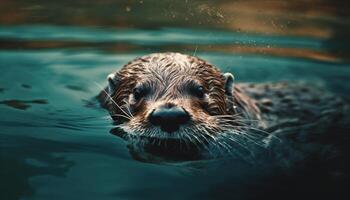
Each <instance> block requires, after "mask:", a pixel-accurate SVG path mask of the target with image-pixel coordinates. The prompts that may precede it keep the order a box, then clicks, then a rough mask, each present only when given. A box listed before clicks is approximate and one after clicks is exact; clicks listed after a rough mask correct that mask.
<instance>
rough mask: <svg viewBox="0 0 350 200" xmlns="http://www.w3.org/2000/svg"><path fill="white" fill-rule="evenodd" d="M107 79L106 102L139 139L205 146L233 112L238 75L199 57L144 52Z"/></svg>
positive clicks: (123, 126)
mask: <svg viewBox="0 0 350 200" xmlns="http://www.w3.org/2000/svg"><path fill="white" fill-rule="evenodd" d="M108 84H109V86H108V88H107V90H106V91H105V92H106V93H108V95H107V96H106V101H105V102H106V104H105V106H106V107H107V109H108V110H109V112H110V114H111V116H112V118H113V119H114V121H115V122H116V123H117V127H118V128H119V129H122V130H123V132H124V133H126V135H127V136H129V137H127V138H129V139H130V140H132V141H134V142H135V141H144V140H147V141H148V142H150V141H152V142H153V143H155V144H156V146H157V145H159V146H162V145H163V144H164V145H167V143H168V144H170V143H171V142H172V141H175V140H178V141H183V143H184V145H183V146H186V145H187V144H193V145H194V146H196V148H197V147H198V146H205V144H207V143H210V142H208V141H210V140H211V139H213V138H215V137H217V136H218V135H219V134H220V133H221V132H222V131H224V129H225V128H228V127H227V126H222V124H220V123H221V122H227V119H226V121H225V118H229V117H230V116H231V115H232V114H233V112H234V111H233V105H232V102H233V76H232V75H231V74H230V73H225V74H222V73H221V72H220V71H219V69H217V68H216V67H214V66H213V65H211V64H209V63H207V62H205V61H204V60H201V59H199V58H197V57H192V56H188V55H183V54H179V53H158V54H151V55H148V56H144V57H141V58H138V59H135V60H133V61H131V62H129V63H128V64H127V65H125V66H124V67H123V68H122V69H121V70H120V71H118V72H116V73H113V74H110V75H109V76H108ZM131 138H132V139H131ZM136 138H137V139H136ZM144 143H145V142H144ZM180 143H181V142H180Z"/></svg>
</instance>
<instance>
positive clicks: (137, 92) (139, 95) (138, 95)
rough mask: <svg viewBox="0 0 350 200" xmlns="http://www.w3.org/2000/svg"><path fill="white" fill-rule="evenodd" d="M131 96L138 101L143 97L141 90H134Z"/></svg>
mask: <svg viewBox="0 0 350 200" xmlns="http://www.w3.org/2000/svg"><path fill="white" fill-rule="evenodd" d="M132 94H133V95H134V98H135V100H140V99H141V98H142V97H143V95H144V92H143V91H142V89H141V88H134V90H133V91H132Z"/></svg>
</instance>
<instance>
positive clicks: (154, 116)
mask: <svg viewBox="0 0 350 200" xmlns="http://www.w3.org/2000/svg"><path fill="white" fill-rule="evenodd" d="M189 120H190V116H189V115H188V113H187V112H186V111H185V110H184V109H183V108H180V107H177V106H172V105H170V106H169V105H166V106H163V107H160V108H157V109H155V110H154V111H153V112H152V113H151V114H150V122H151V123H152V124H153V125H155V126H160V128H161V129H162V130H163V131H165V132H168V133H171V132H174V131H176V130H178V129H179V127H180V125H182V124H185V123H187V122H188V121H189Z"/></svg>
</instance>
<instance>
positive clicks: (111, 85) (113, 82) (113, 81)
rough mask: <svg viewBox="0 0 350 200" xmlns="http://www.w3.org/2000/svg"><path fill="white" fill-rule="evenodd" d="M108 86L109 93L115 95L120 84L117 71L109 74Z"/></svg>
mask: <svg viewBox="0 0 350 200" xmlns="http://www.w3.org/2000/svg"><path fill="white" fill-rule="evenodd" d="M107 80H108V86H107V92H108V94H109V95H113V94H114V92H115V90H116V89H117V85H118V78H117V76H116V74H115V73H111V74H109V75H108V76H107Z"/></svg>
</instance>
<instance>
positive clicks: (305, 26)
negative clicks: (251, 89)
mask: <svg viewBox="0 0 350 200" xmlns="http://www.w3.org/2000/svg"><path fill="white" fill-rule="evenodd" d="M348 10H349V2H348V1H346V0H343V1H342V0H338V1H334V0H294V1H278V0H269V1H256V0H229V1H227V0H215V1H213V0H211V1H210V0H176V1H173V0H162V1H156V0H139V1H137V0H99V1H93V0H86V1H74V2H72V1H68V0H62V1H57V2H54V1H45V0H1V6H0V24H2V25H3V26H13V25H16V26H23V25H28V24H30V25H50V26H60V27H61V26H64V27H68V28H71V27H90V28H93V30H94V31H98V30H103V29H106V28H116V29H118V30H119V29H137V30H139V29H145V30H158V31H156V32H157V33H158V32H160V31H159V29H162V28H164V27H167V28H179V27H181V28H189V29H192V30H193V29H195V30H203V29H210V30H220V31H230V32H233V33H237V34H239V35H240V36H242V35H243V36H244V35H248V36H251V38H250V40H245V41H244V42H242V41H222V42H220V41H219V42H218V41H217V40H220V38H218V39H217V40H216V39H215V33H214V34H213V35H212V36H211V37H210V41H207V43H205V42H198V43H196V42H195V40H194V41H192V43H190V44H189V43H188V42H187V43H186V44H184V42H183V41H181V38H179V40H175V41H168V42H165V43H166V44H164V45H161V46H157V48H155V47H154V45H155V44H144V45H141V46H140V45H132V44H130V43H131V42H128V41H126V40H118V41H116V40H108V39H106V41H103V42H100V41H99V42H97V41H96V40H103V38H98V39H97V38H96V40H84V39H83V38H84V37H83V36H82V38H79V37H78V36H77V38H73V37H69V36H66V37H64V33H60V34H59V36H56V37H53V36H51V37H50V38H47V37H49V35H48V34H45V33H46V31H45V30H43V31H42V32H40V30H37V29H35V31H37V32H38V35H36V36H32V38H31V40H30V41H28V40H24V41H18V40H16V38H13V39H12V40H11V38H12V37H11V35H6V34H5V33H4V31H3V30H2V31H1V33H0V34H1V35H0V37H1V41H0V44H1V45H0V46H1V48H7V49H16V48H28V49H43V48H47V49H50V48H77V47H80V48H89V47H94V48H99V49H103V50H107V51H118V52H122V51H127V50H130V49H140V48H141V49H147V48H149V49H153V51H155V50H166V51H170V50H173V51H176V50H178V51H182V50H184V49H187V50H188V51H191V50H193V48H194V47H193V45H198V47H197V48H198V50H200V51H201V50H202V51H215V52H220V51H223V52H234V53H236V52H237V53H248V54H250V53H259V54H267V55H280V56H288V57H302V58H309V59H314V60H325V61H334V62H340V61H342V60H347V59H348V58H349V55H348V54H349V51H348V50H349V48H348V47H349V44H350V43H349V40H350V39H349V37H348V36H349V32H350V28H349V25H350V20H349V15H350V14H349V12H348ZM27 31H30V30H27ZM33 31H34V30H33ZM62 31H63V30H62ZM40 33H42V34H43V35H41V34H40ZM18 34H19V33H18ZM57 34H58V33H57ZM6 36H7V37H6ZM41 36H44V38H41ZM201 36H203V35H202V34H199V39H200V38H201ZM254 36H280V37H283V38H288V39H291V38H292V37H298V38H308V39H310V42H312V40H313V39H315V40H319V41H322V42H321V43H320V44H319V45H321V46H322V47H321V48H318V47H315V46H311V45H310V46H308V47H307V48H303V46H301V47H300V46H299V48H298V46H296V45H290V44H289V45H288V43H287V44H286V43H283V44H281V43H279V42H273V43H268V42H263V43H261V42H260V41H257V40H258V39H260V38H261V37H258V38H256V40H255V38H254ZM23 37H24V36H23ZM96 37H97V36H96ZM63 38H64V40H63ZM23 39H27V38H23ZM138 39H142V38H138ZM291 40H292V39H291ZM216 43H219V45H215V46H213V44H216ZM211 44H212V45H211Z"/></svg>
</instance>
